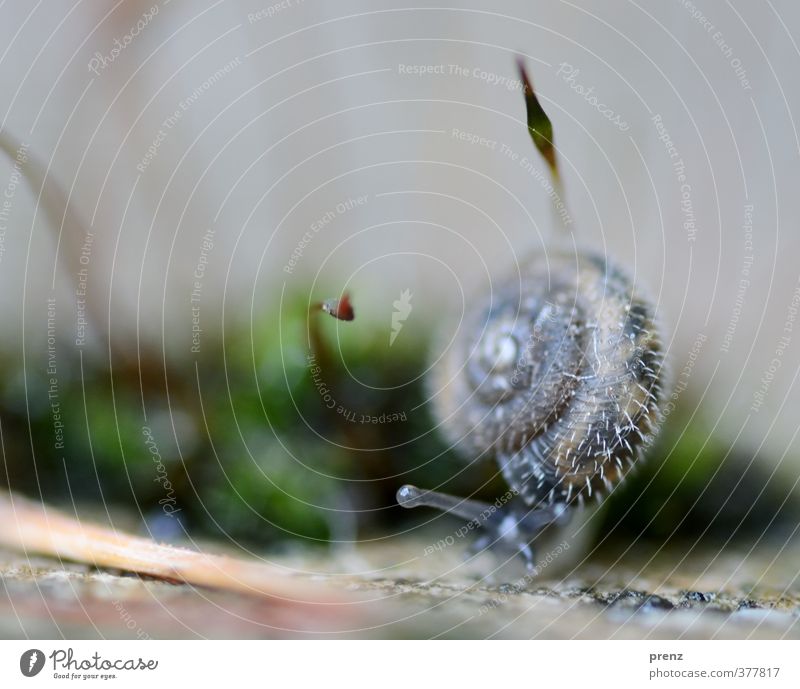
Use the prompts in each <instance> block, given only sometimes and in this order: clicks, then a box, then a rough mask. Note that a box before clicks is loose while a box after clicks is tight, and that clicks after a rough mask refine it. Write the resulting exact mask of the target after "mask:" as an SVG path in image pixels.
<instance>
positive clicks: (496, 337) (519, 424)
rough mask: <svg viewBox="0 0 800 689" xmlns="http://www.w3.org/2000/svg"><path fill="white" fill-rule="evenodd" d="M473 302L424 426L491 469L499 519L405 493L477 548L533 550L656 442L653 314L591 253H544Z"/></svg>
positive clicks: (436, 496)
mask: <svg viewBox="0 0 800 689" xmlns="http://www.w3.org/2000/svg"><path fill="white" fill-rule="evenodd" d="M519 268H520V269H519V272H516V271H515V272H514V275H513V277H511V278H509V279H507V280H505V281H501V283H500V284H499V286H498V287H497V289H494V288H493V289H492V293H491V294H490V295H487V296H485V297H484V298H482V299H481V298H478V299H475V300H474V301H473V302H472V304H473V305H472V306H471V307H470V310H469V313H468V314H467V316H466V317H465V319H464V321H463V322H462V324H461V327H460V328H459V331H458V332H457V334H456V336H455V338H454V339H453V341H452V343H451V345H450V346H449V347H448V348H447V349H446V351H445V352H444V353H443V354H442V356H441V360H440V361H439V362H438V364H437V365H436V366H433V367H432V369H431V373H430V374H429V379H428V385H429V392H430V397H431V401H432V408H433V414H434V417H435V418H436V420H437V422H438V424H439V426H440V430H441V431H442V432H443V433H444V434H445V436H446V437H447V439H448V440H449V441H450V443H451V444H452V446H454V447H455V448H456V451H457V452H458V453H459V454H460V456H462V457H463V458H464V460H465V461H468V462H471V461H475V460H480V459H494V460H495V461H496V462H497V464H498V467H499V470H500V471H501V472H502V474H503V477H504V478H505V480H506V482H507V483H508V485H509V487H510V488H511V492H512V494H513V495H514V497H513V498H512V499H511V500H510V501H509V502H508V504H506V505H504V506H503V507H502V508H500V509H487V506H486V505H484V504H483V503H478V502H476V501H473V500H461V499H459V498H455V497H452V496H447V495H444V494H441V493H435V492H432V491H422V490H420V489H418V488H415V487H413V486H404V487H403V488H401V489H400V491H399V492H398V501H399V502H400V504H401V505H403V506H405V507H416V506H420V505H427V506H432V507H436V508H439V509H443V510H446V511H448V512H450V513H452V514H456V515H460V516H462V517H465V518H467V519H470V520H472V521H476V522H477V524H478V525H479V526H483V527H484V528H485V531H486V532H487V533H486V536H485V537H484V538H483V539H482V540H481V541H480V542H479V547H483V546H486V545H491V544H503V545H506V546H508V545H510V546H511V547H512V548H514V549H516V550H518V551H519V552H520V553H521V554H522V555H523V556H524V557H525V559H526V561H527V562H528V565H529V567H532V566H533V565H532V563H533V551H532V548H531V544H532V543H533V542H534V541H535V540H536V539H537V538H538V537H539V536H540V535H541V534H542V532H544V531H551V530H552V529H549V528H548V527H551V526H553V525H554V524H561V525H563V524H565V523H567V522H568V521H569V519H570V518H571V516H572V513H573V512H574V507H575V506H576V505H579V504H582V503H583V502H584V501H585V500H586V499H587V498H589V497H594V498H596V499H598V500H601V499H602V497H603V496H604V495H606V494H607V493H608V492H609V491H611V490H612V489H613V487H614V486H615V485H616V484H617V483H618V482H619V481H621V480H622V479H623V478H624V476H625V474H626V472H627V471H628V470H629V469H630V468H631V467H632V466H634V465H635V464H636V463H637V462H638V461H640V459H641V457H642V455H643V453H644V450H645V449H646V448H647V447H648V446H649V444H650V441H651V439H652V438H653V437H654V435H655V433H656V432H657V430H658V427H659V424H660V420H661V408H662V404H663V398H664V391H663V386H662V380H663V376H662V368H663V365H664V354H663V349H662V345H661V340H660V338H659V334H658V327H657V324H656V321H655V315H654V309H653V307H652V306H651V304H650V303H649V301H648V300H647V299H645V298H643V297H642V296H640V295H638V294H636V293H635V292H634V283H633V281H632V280H631V279H630V277H629V276H628V275H627V274H626V273H625V272H624V271H623V270H622V269H620V268H619V267H618V266H616V265H615V264H614V263H613V262H611V261H609V260H607V259H606V258H604V257H602V256H600V255H598V254H595V253H593V252H590V251H584V252H567V251H561V250H557V251H549V252H547V253H542V254H540V255H536V256H533V257H531V258H530V259H528V260H527V261H525V262H523V263H522V264H521V265H520V267H519Z"/></svg>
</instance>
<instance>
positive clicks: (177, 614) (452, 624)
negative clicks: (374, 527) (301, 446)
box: [0, 539, 800, 638]
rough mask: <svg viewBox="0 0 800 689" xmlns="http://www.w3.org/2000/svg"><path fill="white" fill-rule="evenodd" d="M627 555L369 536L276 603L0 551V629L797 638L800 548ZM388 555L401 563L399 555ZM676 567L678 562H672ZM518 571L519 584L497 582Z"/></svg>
mask: <svg viewBox="0 0 800 689" xmlns="http://www.w3.org/2000/svg"><path fill="white" fill-rule="evenodd" d="M778 551H779V549H778V548H774V549H772V548H764V549H762V550H760V551H759V550H757V551H753V552H749V553H745V552H737V551H735V550H732V549H728V550H726V551H725V554H724V555H722V554H720V553H719V552H717V551H715V553H714V554H713V555H708V556H707V557H705V558H704V557H699V556H694V557H692V558H689V559H686V560H684V561H682V562H681V558H682V557H683V553H680V552H677V553H673V554H670V553H668V552H665V551H662V552H661V553H660V554H659V555H658V556H657V557H655V558H651V557H650V556H649V555H647V554H645V553H638V554H630V553H629V554H628V555H627V556H626V557H625V558H623V559H619V560H615V561H614V562H613V566H610V564H606V563H603V562H598V561H594V562H590V563H588V564H584V565H582V566H581V567H580V568H579V569H577V570H576V571H575V572H574V573H571V574H568V575H567V576H564V577H563V578H562V577H554V576H552V575H551V576H550V577H549V578H548V576H546V573H542V574H541V576H540V577H538V578H536V579H531V580H521V581H520V580H519V579H518V578H516V577H518V576H519V574H520V573H521V572H517V573H516V575H515V576H510V575H507V574H506V575H502V576H499V577H497V578H496V579H497V580H496V581H489V582H487V581H485V580H481V578H480V574H479V573H481V572H485V571H487V569H489V568H490V567H491V565H492V562H493V561H492V560H487V559H486V558H489V557H490V556H482V559H479V560H477V561H475V562H473V563H471V564H469V565H465V564H464V563H463V560H462V555H461V553H460V552H459V551H458V549H457V548H450V549H446V550H444V551H441V552H434V553H428V554H427V555H425V554H424V552H425V548H424V542H422V541H420V540H418V539H408V540H405V541H400V542H397V541H396V542H395V543H394V544H393V545H392V546H385V545H384V546H365V547H362V548H360V549H358V550H357V551H355V552H348V553H338V554H335V555H331V556H324V557H323V556H321V555H320V554H316V555H314V556H311V555H309V554H302V553H301V554H294V555H292V556H284V557H283V558H281V560H282V562H283V563H284V564H287V565H290V566H292V567H296V568H297V569H298V570H305V571H317V572H319V571H327V572H330V574H328V575H319V574H317V575H307V574H298V575H297V576H313V578H314V579H315V580H316V581H318V582H319V585H320V587H323V586H331V587H333V588H334V589H336V590H338V591H340V592H341V595H342V596H343V604H342V605H341V606H338V607H334V608H331V607H325V608H319V607H316V606H297V605H275V604H274V603H271V602H269V601H266V600H263V599H258V598H255V597H249V596H244V595H239V594H232V593H227V592H222V591H210V590H203V589H196V588H192V587H190V586H186V585H179V584H174V583H169V582H163V581H154V580H143V579H140V578H139V577H136V576H131V575H125V574H122V573H119V572H101V571H96V570H92V569H90V568H87V567H85V566H82V565H72V564H68V565H65V566H63V567H62V566H60V565H59V564H58V563H57V562H53V561H50V560H47V559H45V558H35V559H34V558H31V559H28V558H25V557H22V556H20V555H18V554H15V553H10V552H4V551H0V582H1V583H2V586H0V636H2V637H14V638H18V637H31V638H37V637H47V638H49V637H56V638H60V637H68V638H69V637H80V638H85V637H88V638H93V637H109V638H119V637H123V638H128V637H131V638H137V637H138V638H148V637H152V638H174V637H181V638H183V637H188V638H196V637H210V638H222V637H255V638H258V637H293V636H308V635H314V636H326V635H331V636H356V637H362V636H371V637H390V638H398V637H400V638H403V637H423V638H427V637H434V636H440V637H458V638H460V637H478V638H484V637H500V638H607V637H611V638H708V637H714V638H800V583H798V581H797V578H798V564H797V563H798V562H800V558H799V556H800V548H798V547H794V548H792V549H790V548H786V549H784V550H783V551H782V552H778ZM397 563H403V564H401V565H398V564H397ZM676 565H679V566H676ZM503 579H505V581H506V582H508V581H515V580H516V581H518V582H519V583H518V584H517V585H514V584H509V583H503V582H502V580H503Z"/></svg>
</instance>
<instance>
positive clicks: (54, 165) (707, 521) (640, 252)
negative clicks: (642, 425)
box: [0, 0, 800, 549]
mask: <svg viewBox="0 0 800 689" xmlns="http://www.w3.org/2000/svg"><path fill="white" fill-rule="evenodd" d="M414 5H415V7H414V8H413V9H412V8H409V7H405V6H403V5H402V4H401V3H397V2H391V1H389V0H377V1H376V0H371V1H370V2H367V1H366V0H360V1H358V0H340V1H339V2H336V3H331V2H322V1H321V0H304V1H300V0H283V1H282V2H277V1H276V2H243V1H236V0H233V1H228V2H224V1H222V0H218V1H216V2H205V1H197V2H188V1H185V0H171V1H169V0H161V1H158V0H148V1H147V2H139V1H138V0H121V1H120V2H117V3H116V4H112V3H99V2H74V3H67V4H58V5H53V4H44V3H41V2H37V3H28V2H7V3H4V4H3V5H2V7H1V8H0V17H1V18H2V20H1V21H0V46H2V48H0V50H2V53H1V54H0V94H2V95H0V132H2V137H3V148H4V150H5V152H6V154H7V155H6V156H4V157H3V158H2V161H0V194H2V199H1V200H0V203H2V204H3V205H0V309H1V310H2V311H1V312H2V322H3V324H4V327H3V328H2V329H0V366H2V369H1V370H2V376H0V422H2V439H3V455H4V475H3V479H2V481H3V483H7V484H8V485H9V486H10V487H11V488H12V489H14V490H18V491H20V492H22V493H25V494H27V495H29V496H34V497H41V498H43V499H45V500H48V501H50V502H53V503H56V504H60V505H69V506H70V509H72V507H71V505H72V504H73V502H74V503H77V504H79V505H81V506H82V507H83V508H85V509H87V510H95V511H97V512H100V513H103V512H105V511H106V510H107V509H108V510H110V511H111V512H112V513H116V511H121V512H122V513H124V514H127V515H130V516H129V519H131V520H132V521H133V522H134V523H135V525H136V527H137V528H138V529H139V530H141V531H142V532H150V533H153V534H154V535H156V537H157V538H163V539H166V540H172V541H180V540H181V539H183V538H185V537H186V536H187V534H188V535H189V536H191V537H192V538H212V539H215V540H217V541H219V542H227V543H228V544H230V545H231V546H232V547H245V548H256V549H265V548H281V547H286V546H291V545H293V544H295V545H296V544H298V543H301V544H303V545H306V546H309V547H314V548H316V547H319V548H323V547H326V544H328V543H334V545H336V546H337V547H348V546H349V545H352V544H353V543H354V542H356V541H368V540H378V541H390V540H391V539H394V538H395V537H397V536H399V535H401V534H403V533H404V532H406V531H407V530H408V529H410V528H413V527H414V526H416V525H419V524H421V523H423V522H427V521H430V520H433V521H436V520H438V519H440V517H431V516H430V515H422V514H419V515H418V514H409V513H405V512H403V511H402V510H400V509H398V508H397V507H395V506H394V493H395V491H396V490H397V488H398V487H399V486H400V485H401V484H403V483H406V482H412V483H417V484H419V485H423V486H426V487H431V488H435V487H439V488H441V489H444V490H448V491H450V492H453V493H457V494H459V495H475V496H480V497H483V498H489V499H493V497H496V496H497V495H499V494H500V493H502V492H503V491H504V490H505V488H504V487H503V484H502V481H500V480H499V479H498V477H497V476H496V471H495V468H494V467H493V466H474V465H471V464H464V463H463V462H462V461H461V460H459V458H458V457H456V456H454V455H453V453H452V452H451V451H450V450H449V449H448V447H447V445H446V444H445V443H444V442H443V440H442V439H441V438H440V436H439V434H438V433H437V431H436V428H435V426H436V423H435V421H434V420H433V419H432V418H431V417H430V413H429V409H428V405H427V403H426V400H427V394H426V391H425V389H424V385H423V379H424V373H425V371H426V370H427V368H428V367H429V366H430V365H431V363H432V362H435V360H436V359H437V357H438V355H439V353H441V349H439V350H437V347H440V346H441V345H437V344H436V343H437V342H440V343H447V342H448V341H449V339H450V337H451V336H452V334H453V333H454V332H455V329H456V328H457V327H458V324H459V320H460V317H461V315H462V314H463V313H464V310H465V309H467V308H469V304H470V299H471V295H472V294H475V293H481V292H485V291H488V290H489V289H490V288H491V286H492V285H493V284H494V283H496V281H497V280H498V279H500V278H501V277H502V276H503V275H504V274H506V273H507V272H508V271H510V270H513V268H514V266H515V264H516V262H517V261H520V260H522V259H523V258H524V256H525V255H527V254H529V253H531V252H536V251H541V250H542V249H543V247H544V246H545V245H546V244H547V243H548V242H552V241H553V240H554V238H556V237H557V236H559V233H563V232H567V233H568V234H569V233H571V234H569V236H571V237H574V239H575V241H576V242H577V243H578V244H579V245H581V246H585V247H591V248H593V249H595V250H598V251H600V252H603V253H606V254H608V255H609V256H613V257H614V258H615V259H616V260H617V261H618V262H620V263H621V264H623V265H625V266H627V268H628V270H629V272H630V273H631V274H632V275H633V276H634V278H635V281H636V285H637V289H641V290H643V291H645V292H647V293H649V294H650V295H651V296H652V298H653V299H654V301H655V302H656V304H657V309H658V315H659V317H660V319H661V321H662V322H663V324H664V328H665V345H666V347H667V349H668V357H669V361H670V363H671V368H672V371H673V378H674V381H675V384H676V386H675V389H674V393H673V395H672V400H671V403H670V406H669V407H668V410H667V414H668V416H667V422H666V425H665V428H664V433H663V434H662V436H661V438H660V441H659V443H658V446H657V447H656V448H654V450H653V452H652V454H651V456H650V462H649V463H648V465H647V467H645V468H643V469H642V470H641V471H639V472H638V473H637V475H636V477H635V479H634V480H633V481H631V482H628V483H627V484H626V485H625V487H624V489H621V490H619V491H616V492H615V494H614V496H613V497H612V500H611V501H610V505H609V508H608V510H606V512H605V513H604V515H603V520H604V525H605V526H604V528H603V529H602V530H601V531H600V532H601V533H604V534H610V535H611V538H610V542H613V541H614V539H619V540H621V541H622V542H631V541H636V540H638V539H641V540H642V541H644V542H650V543H653V544H657V545H661V544H663V543H665V542H668V541H669V540H671V539H682V540H685V541H686V542H688V543H694V542H697V540H698V539H704V540H709V539H710V540H711V541H713V542H716V543H718V544H725V543H727V542H728V540H729V539H731V538H736V539H737V540H738V541H739V542H740V543H750V542H752V543H759V542H763V541H765V540H766V541H768V542H774V543H775V544H776V547H779V546H780V545H781V544H783V543H785V542H786V539H788V538H792V537H793V536H794V535H795V531H796V528H797V523H798V508H797V503H798V493H800V491H799V490H798V478H800V446H799V445H798V440H797V433H798V424H797V409H798V404H800V386H798V384H797V374H798V371H799V370H800V332H798V331H797V327H800V326H798V325H797V323H796V322H795V320H796V313H797V308H798V305H799V304H800V291H798V290H800V281H799V278H800V269H799V268H798V262H797V260H796V255H797V252H798V249H800V235H798V232H797V218H798V217H800V207H798V204H800V195H798V194H797V193H796V185H797V180H798V169H799V166H798V161H799V160H800V138H799V137H798V132H797V127H796V124H795V114H796V113H797V111H798V108H799V107H800V92H798V89H796V88H794V85H795V81H796V74H797V70H798V65H800V50H799V49H798V45H797V32H798V28H800V8H799V7H798V6H797V4H796V3H794V2H792V1H791V0H785V1H782V2H781V1H778V0H773V1H768V2H766V3H748V2H743V1H735V2H734V1H731V2H726V3H714V2H703V1H702V0H695V1H694V2H689V1H688V0H675V1H671V2H660V1H654V0H653V1H647V2H632V1H630V2H627V1H623V0H614V1H612V2H606V3H602V6H601V5H598V4H597V3H592V2H588V1H579V2H561V1H557V0H552V1H546V2H530V1H528V0H525V1H522V0H520V1H519V2H515V1H513V0H506V1H504V2H501V3H488V2H485V1H483V2H481V1H479V0H475V1H469V0H462V1H460V2H458V3H451V4H447V3H441V2H437V3H432V4H428V3H425V2H417V3H414ZM516 56H522V57H523V58H524V60H525V63H526V64H527V66H528V69H529V70H530V73H531V75H532V78H533V80H534V83H535V85H536V88H537V91H538V93H539V97H540V100H541V102H542V104H543V106H544V108H545V110H546V111H547V112H548V113H549V115H550V117H551V119H552V122H553V126H554V131H555V138H556V144H557V146H558V152H559V155H560V156H561V165H562V177H563V184H564V190H565V198H566V201H567V204H568V207H569V215H570V221H571V222H570V224H569V225H568V227H567V229H566V230H565V229H564V228H559V227H557V225H558V223H557V222H555V221H554V219H553V214H552V210H551V207H550V199H549V197H548V194H547V190H546V185H545V183H544V182H543V180H545V179H546V174H547V173H546V168H545V166H544V165H543V164H542V163H541V161H540V159H539V157H538V155H537V154H536V152H535V151H534V150H533V148H532V146H531V144H530V140H529V138H528V135H527V131H526V129H525V126H524V105H523V100H522V95H521V92H520V88H519V83H518V81H517V74H516V69H515V59H516ZM344 292H349V293H350V295H351V297H352V300H353V304H354V306H355V309H356V320H355V321H354V322H353V323H339V322H336V321H334V320H332V319H328V318H327V317H324V316H320V315H319V314H317V313H312V314H311V318H310V319H309V309H310V308H311V306H312V305H313V304H315V303H317V302H319V301H320V300H323V299H326V298H329V297H336V296H339V295H340V294H342V293H344ZM404 293H406V296H403V294H404ZM398 303H399V304H400V306H398V305H397V304H398ZM398 311H402V313H403V314H404V315H405V318H403V319H401V321H402V328H401V329H399V330H397V327H396V322H395V321H393V314H396V313H398ZM320 319H324V320H320ZM393 322H395V327H394V330H393ZM393 333H394V337H393ZM309 357H313V358H311V359H310V358H309Z"/></svg>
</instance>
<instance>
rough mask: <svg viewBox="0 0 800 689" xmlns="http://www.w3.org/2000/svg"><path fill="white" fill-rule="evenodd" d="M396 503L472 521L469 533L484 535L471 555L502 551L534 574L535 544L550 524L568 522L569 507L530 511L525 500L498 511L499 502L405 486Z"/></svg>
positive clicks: (475, 542) (472, 548) (400, 491)
mask: <svg viewBox="0 0 800 689" xmlns="http://www.w3.org/2000/svg"><path fill="white" fill-rule="evenodd" d="M397 502H398V504H400V505H401V506H402V507H405V508H408V509H410V508H413V507H433V508H434V509H438V510H441V511H442V512H446V513H447V514H452V515H454V516H457V517H461V518H463V519H467V520H469V522H468V524H467V526H468V527H469V529H470V530H472V529H474V528H480V529H481V530H482V533H481V535H480V536H479V537H478V538H477V540H475V541H474V542H473V544H472V546H471V547H470V553H471V554H472V555H474V554H477V553H480V552H483V551H485V550H502V551H505V552H511V553H516V554H519V555H520V556H521V557H522V558H523V560H525V566H526V568H527V569H528V571H529V572H532V573H533V572H535V569H536V568H535V564H534V563H535V558H534V549H533V546H532V543H533V542H534V541H535V540H536V538H537V537H538V536H539V535H540V534H541V533H542V531H543V530H544V529H545V528H546V527H548V526H550V525H551V524H563V523H565V522H566V521H567V520H568V518H569V517H568V513H567V506H566V505H565V504H564V503H553V504H547V505H543V506H541V507H529V506H528V505H526V504H525V503H524V502H523V501H522V500H519V499H516V500H511V501H510V502H508V503H506V504H502V503H501V505H500V506H499V507H498V505H497V502H500V501H499V500H498V501H497V502H495V503H486V502H481V501H478V500H470V499H467V498H458V497H455V496H453V495H448V494H447V493H439V492H437V491H428V490H422V489H420V488H417V487H416V486H410V485H405V486H403V487H402V488H400V490H398V491H397Z"/></svg>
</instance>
